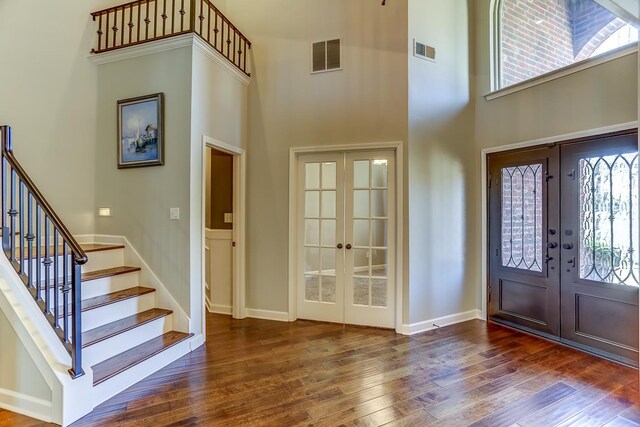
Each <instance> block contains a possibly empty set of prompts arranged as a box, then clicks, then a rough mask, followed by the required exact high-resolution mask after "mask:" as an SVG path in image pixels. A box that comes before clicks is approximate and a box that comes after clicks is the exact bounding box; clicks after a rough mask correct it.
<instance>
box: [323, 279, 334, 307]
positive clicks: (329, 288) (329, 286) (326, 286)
mask: <svg viewBox="0 0 640 427" xmlns="http://www.w3.org/2000/svg"><path fill="white" fill-rule="evenodd" d="M322 302H333V303H335V302H336V276H322Z"/></svg>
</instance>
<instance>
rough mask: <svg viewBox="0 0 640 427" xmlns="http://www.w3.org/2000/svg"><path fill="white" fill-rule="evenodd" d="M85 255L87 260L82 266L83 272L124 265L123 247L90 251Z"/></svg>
mask: <svg viewBox="0 0 640 427" xmlns="http://www.w3.org/2000/svg"><path fill="white" fill-rule="evenodd" d="M87 257H88V258H89V260H88V261H87V263H86V264H85V265H83V266H82V272H83V273H88V272H90V271H96V270H104V269H107V268H114V267H120V266H122V265H124V249H110V250H108V251H97V252H90V253H88V254H87Z"/></svg>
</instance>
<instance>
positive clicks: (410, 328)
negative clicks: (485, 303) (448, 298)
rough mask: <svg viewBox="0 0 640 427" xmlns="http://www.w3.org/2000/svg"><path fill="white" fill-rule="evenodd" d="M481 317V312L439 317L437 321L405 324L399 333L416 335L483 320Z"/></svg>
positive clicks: (466, 312)
mask: <svg viewBox="0 0 640 427" xmlns="http://www.w3.org/2000/svg"><path fill="white" fill-rule="evenodd" d="M481 316H482V313H481V312H480V310H469V311H465V312H463V313H456V314H450V315H448V316H443V317H437V318H435V319H429V320H425V321H422V322H418V323H411V324H404V325H402V327H401V328H400V330H399V331H398V333H399V334H402V335H415V334H419V333H422V332H426V331H430V330H432V329H438V328H441V327H443V326H449V325H453V324H456V323H461V322H467V321H469V320H474V319H480V320H482V317H481Z"/></svg>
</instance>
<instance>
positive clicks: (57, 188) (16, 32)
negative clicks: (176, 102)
mask: <svg viewBox="0 0 640 427" xmlns="http://www.w3.org/2000/svg"><path fill="white" fill-rule="evenodd" d="M115 3H117V2H116V1H113V0H111V1H108V0H89V1H83V2H77V1H75V0H61V1H56V2H47V1H38V2H37V4H36V3H32V2H24V1H0V57H2V66H1V67H0V89H1V91H2V96H1V97H0V118H1V119H0V124H1V125H4V124H7V125H10V126H12V127H13V136H14V148H15V152H16V156H17V157H18V160H19V161H20V162H21V163H22V165H23V166H24V167H25V169H26V170H27V172H28V173H29V174H30V175H31V177H32V178H33V179H34V181H35V183H36V185H38V186H39V187H40V189H41V190H42V192H43V193H44V195H45V197H47V199H48V200H49V201H50V203H51V205H52V206H53V207H54V209H56V211H57V212H58V213H59V215H60V217H61V218H62V220H63V221H64V222H65V223H66V224H67V225H68V226H69V228H70V230H71V231H72V232H73V233H91V232H93V227H94V221H95V216H96V215H95V196H94V187H95V182H94V174H93V159H94V157H95V153H96V117H97V116H96V81H97V69H96V67H95V65H94V64H92V63H91V62H90V61H89V60H88V59H87V56H88V55H89V51H90V50H91V44H92V40H93V36H94V34H95V28H94V24H93V22H92V21H91V17H90V16H89V13H90V12H91V11H94V10H97V9H100V8H102V7H106V6H108V5H112V4H115ZM29 23H31V25H27V24H29ZM54 28H55V31H52V29H54Z"/></svg>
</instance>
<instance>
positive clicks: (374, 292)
mask: <svg viewBox="0 0 640 427" xmlns="http://www.w3.org/2000/svg"><path fill="white" fill-rule="evenodd" d="M371 305H372V306H374V307H386V306H387V280H386V279H371Z"/></svg>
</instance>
